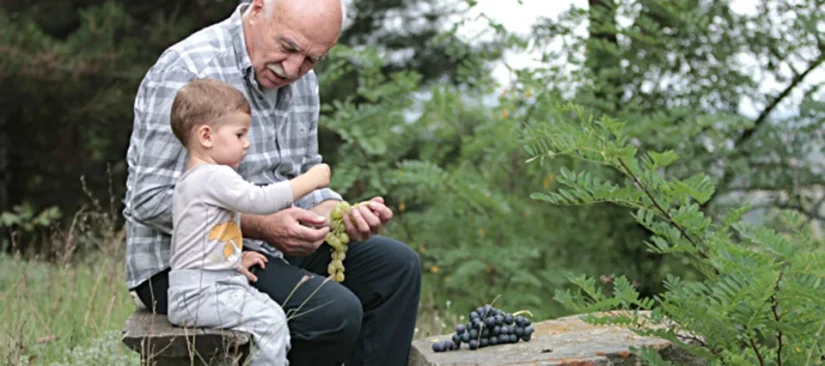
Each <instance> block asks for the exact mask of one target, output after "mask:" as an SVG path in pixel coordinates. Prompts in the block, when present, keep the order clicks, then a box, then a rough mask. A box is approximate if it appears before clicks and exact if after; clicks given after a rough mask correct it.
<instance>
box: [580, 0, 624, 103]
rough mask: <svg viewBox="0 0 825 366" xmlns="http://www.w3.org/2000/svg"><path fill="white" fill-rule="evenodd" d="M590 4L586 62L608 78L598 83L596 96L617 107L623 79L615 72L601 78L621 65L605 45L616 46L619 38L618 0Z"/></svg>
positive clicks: (597, 0)
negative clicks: (615, 0) (602, 82)
mask: <svg viewBox="0 0 825 366" xmlns="http://www.w3.org/2000/svg"><path fill="white" fill-rule="evenodd" d="M587 3H588V5H589V9H590V12H589V20H590V21H589V25H588V32H589V33H590V36H589V38H588V41H587V59H586V61H585V65H586V66H587V68H589V69H590V71H592V72H593V74H594V75H596V76H597V77H596V80H601V81H604V82H605V83H604V84H599V85H596V90H595V91H594V96H595V97H596V98H597V99H598V102H599V103H600V105H603V106H607V107H608V109H609V111H607V112H608V113H609V112H612V111H615V110H616V109H617V108H618V107H619V106H620V105H621V104H620V100H621V96H622V85H621V80H619V78H618V77H617V76H616V75H618V73H614V74H613V75H612V76H608V77H605V78H599V77H598V75H600V74H602V73H610V72H611V71H612V70H615V69H616V68H618V67H619V66H620V65H619V60H618V59H617V58H616V56H614V55H613V54H612V53H610V52H609V51H607V50H606V49H605V47H607V46H611V47H616V46H617V45H618V38H617V36H616V29H617V24H616V14H615V13H616V7H617V5H616V3H615V2H614V0H588V1H587Z"/></svg>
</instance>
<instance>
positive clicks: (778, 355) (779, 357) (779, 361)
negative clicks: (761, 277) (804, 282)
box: [771, 271, 785, 366]
mask: <svg viewBox="0 0 825 366" xmlns="http://www.w3.org/2000/svg"><path fill="white" fill-rule="evenodd" d="M784 275H785V271H782V272H779V277H778V278H777V279H776V285H774V286H773V291H774V293H773V295H771V311H773V318H774V319H775V320H776V324H779V321H780V317H779V312H778V311H777V307H779V303H778V302H777V300H776V295H777V294H778V293H779V283H780V282H782V276H784ZM776 340H777V342H778V347H777V349H776V365H777V366H782V329H781V328H780V329H777V330H776Z"/></svg>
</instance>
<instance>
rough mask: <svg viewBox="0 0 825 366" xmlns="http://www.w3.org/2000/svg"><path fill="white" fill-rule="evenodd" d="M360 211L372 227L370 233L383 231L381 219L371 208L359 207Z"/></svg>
mask: <svg viewBox="0 0 825 366" xmlns="http://www.w3.org/2000/svg"><path fill="white" fill-rule="evenodd" d="M359 209H360V210H359V211H361V216H363V217H364V221H366V222H367V225H369V227H370V232H372V233H373V234H376V233H378V230H380V229H381V219H379V218H378V216H376V215H375V214H374V213H373V212H372V210H370V208H369V207H359Z"/></svg>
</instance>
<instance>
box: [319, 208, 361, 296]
mask: <svg viewBox="0 0 825 366" xmlns="http://www.w3.org/2000/svg"><path fill="white" fill-rule="evenodd" d="M366 204H367V202H360V203H356V204H355V205H352V206H351V205H350V204H349V203H347V202H339V203H338V204H336V205H335V206H334V207H333V208H332V210H330V213H329V227H330V231H329V233H327V235H326V237H325V238H324V240H326V242H327V243H328V244H329V246H331V247H332V262H330V264H329V265H328V266H327V273H329V275H330V276H332V277H333V279H335V281H336V282H343V281H344V258H346V256H347V255H346V253H347V250H348V249H349V245H348V244H349V242H350V238H349V235H347V227H346V225H345V224H344V216H346V215H347V214H349V212H350V210H352V209H353V208H355V207H358V206H362V205H366Z"/></svg>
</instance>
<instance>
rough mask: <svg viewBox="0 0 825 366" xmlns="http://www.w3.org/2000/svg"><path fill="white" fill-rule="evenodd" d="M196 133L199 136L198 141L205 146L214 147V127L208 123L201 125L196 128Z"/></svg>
mask: <svg viewBox="0 0 825 366" xmlns="http://www.w3.org/2000/svg"><path fill="white" fill-rule="evenodd" d="M195 135H196V136H197V137H198V143H199V144H200V145H201V146H203V147H204V148H207V149H210V148H212V142H213V141H212V128H211V127H209V126H208V125H200V126H198V128H197V129H196V130H195Z"/></svg>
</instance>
